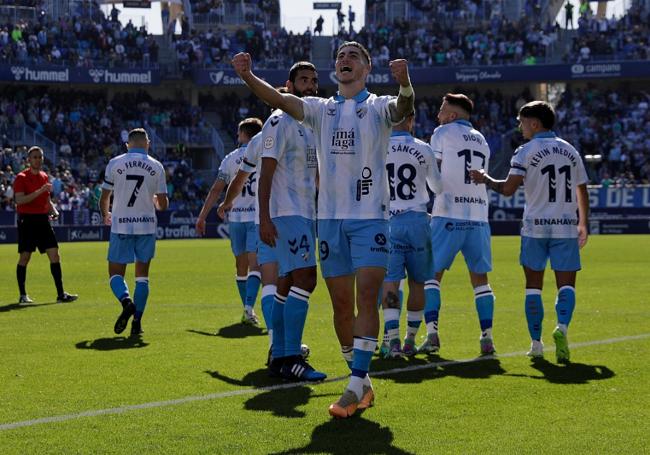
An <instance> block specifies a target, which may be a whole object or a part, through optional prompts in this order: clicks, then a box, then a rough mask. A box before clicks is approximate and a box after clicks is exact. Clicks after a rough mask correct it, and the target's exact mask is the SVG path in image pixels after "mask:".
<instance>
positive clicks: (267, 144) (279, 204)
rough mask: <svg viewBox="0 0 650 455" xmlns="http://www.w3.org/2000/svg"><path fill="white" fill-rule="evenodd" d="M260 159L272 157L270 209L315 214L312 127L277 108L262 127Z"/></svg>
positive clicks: (283, 213)
mask: <svg viewBox="0 0 650 455" xmlns="http://www.w3.org/2000/svg"><path fill="white" fill-rule="evenodd" d="M262 135H263V137H264V141H263V142H264V147H263V150H262V159H264V158H273V159H274V160H276V161H277V163H278V164H277V167H276V168H275V173H274V174H273V183H272V190H271V201H270V204H269V211H270V213H271V218H276V217H279V216H301V217H303V218H307V219H310V220H312V219H314V218H315V217H316V170H317V168H318V159H317V158H316V140H315V138H314V134H313V133H312V131H311V130H310V129H309V128H307V127H305V126H304V125H301V124H300V123H298V122H297V121H296V120H294V119H293V117H291V116H290V115H288V114H285V113H284V112H282V111H281V110H276V111H275V112H273V114H271V117H269V119H268V120H267V121H266V123H265V124H264V128H263V129H262Z"/></svg>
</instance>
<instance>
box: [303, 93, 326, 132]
mask: <svg viewBox="0 0 650 455" xmlns="http://www.w3.org/2000/svg"><path fill="white" fill-rule="evenodd" d="M301 99H302V110H303V113H304V115H305V118H304V119H303V120H302V123H303V124H304V125H306V126H308V127H309V128H311V129H312V130H313V129H316V127H317V125H318V122H319V121H320V118H321V117H322V113H323V109H324V108H325V105H326V103H327V100H325V99H323V98H316V97H315V96H307V97H305V98H301Z"/></svg>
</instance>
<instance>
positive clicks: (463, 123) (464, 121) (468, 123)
mask: <svg viewBox="0 0 650 455" xmlns="http://www.w3.org/2000/svg"><path fill="white" fill-rule="evenodd" d="M454 123H460V124H461V125H465V126H469V127H470V128H473V126H472V124H471V122H470V121H469V120H465V119H462V118H459V119H456V120H454Z"/></svg>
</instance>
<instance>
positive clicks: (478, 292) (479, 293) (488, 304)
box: [474, 284, 495, 331]
mask: <svg viewBox="0 0 650 455" xmlns="http://www.w3.org/2000/svg"><path fill="white" fill-rule="evenodd" d="M494 300H495V299H494V293H493V292H492V288H491V287H490V285H489V284H486V285H484V286H477V287H475V288H474V303H475V304H476V312H477V313H478V320H479V322H480V324H481V330H482V331H483V330H487V329H491V328H492V318H493V317H494Z"/></svg>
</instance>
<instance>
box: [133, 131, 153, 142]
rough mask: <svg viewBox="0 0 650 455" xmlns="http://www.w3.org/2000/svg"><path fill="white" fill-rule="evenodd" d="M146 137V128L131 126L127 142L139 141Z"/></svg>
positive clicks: (144, 139) (147, 137) (146, 138)
mask: <svg viewBox="0 0 650 455" xmlns="http://www.w3.org/2000/svg"><path fill="white" fill-rule="evenodd" d="M148 139H149V136H148V135H147V130H145V129H144V128H133V129H132V130H131V131H129V142H140V141H146V140H148Z"/></svg>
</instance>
